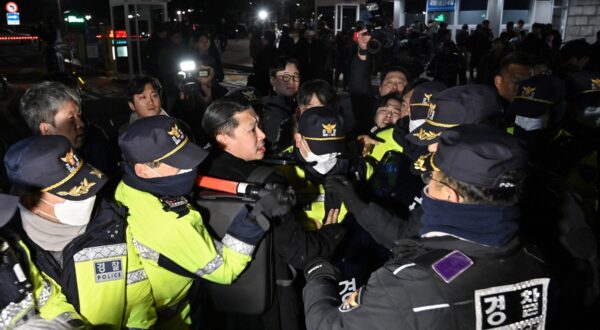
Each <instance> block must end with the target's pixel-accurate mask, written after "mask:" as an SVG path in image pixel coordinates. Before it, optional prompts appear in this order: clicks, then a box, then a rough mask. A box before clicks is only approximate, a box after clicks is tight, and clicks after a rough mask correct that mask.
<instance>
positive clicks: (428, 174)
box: [421, 171, 447, 186]
mask: <svg viewBox="0 0 600 330" xmlns="http://www.w3.org/2000/svg"><path fill="white" fill-rule="evenodd" d="M421 180H423V183H425V184H429V183H430V182H431V181H435V182H437V183H439V184H443V185H444V186H447V184H446V183H444V182H442V181H440V180H436V179H434V178H433V172H431V171H427V172H425V173H422V174H421Z"/></svg>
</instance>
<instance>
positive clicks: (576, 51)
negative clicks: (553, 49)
mask: <svg viewBox="0 0 600 330" xmlns="http://www.w3.org/2000/svg"><path fill="white" fill-rule="evenodd" d="M591 53H592V46H591V45H590V44H589V43H588V42H587V41H586V40H585V39H583V38H582V39H575V40H571V41H568V42H566V43H565V44H564V45H563V46H562V47H561V48H560V51H559V53H558V55H559V58H560V62H561V63H565V62H568V61H569V60H570V59H571V58H573V57H575V58H576V59H580V58H583V57H586V56H587V57H589V56H590V54H591Z"/></svg>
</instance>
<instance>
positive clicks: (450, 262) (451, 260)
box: [431, 250, 473, 283]
mask: <svg viewBox="0 0 600 330" xmlns="http://www.w3.org/2000/svg"><path fill="white" fill-rule="evenodd" d="M471 266H473V260H471V258H469V257H468V256H467V255H466V254H464V253H462V252H460V251H458V250H454V251H452V252H450V253H448V254H447V255H445V256H444V257H443V258H442V259H440V260H438V261H436V262H434V263H433V264H432V265H431V268H432V269H433V271H434V272H435V273H436V274H438V276H439V277H441V278H442V280H444V282H446V283H450V282H452V281H453V280H454V279H456V278H457V277H458V276H459V275H460V274H462V273H463V272H464V271H466V270H467V269H469V268H470V267H471Z"/></svg>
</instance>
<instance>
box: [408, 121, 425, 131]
mask: <svg viewBox="0 0 600 330" xmlns="http://www.w3.org/2000/svg"><path fill="white" fill-rule="evenodd" d="M423 124H425V119H415V120H410V121H409V122H408V131H409V132H412V131H414V130H416V129H417V128H419V126H421V125H423Z"/></svg>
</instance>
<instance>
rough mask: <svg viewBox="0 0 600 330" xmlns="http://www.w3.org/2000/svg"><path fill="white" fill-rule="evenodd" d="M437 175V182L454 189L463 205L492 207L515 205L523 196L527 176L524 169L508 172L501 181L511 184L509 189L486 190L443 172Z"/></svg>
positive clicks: (486, 188)
mask: <svg viewBox="0 0 600 330" xmlns="http://www.w3.org/2000/svg"><path fill="white" fill-rule="evenodd" d="M439 173H440V175H439V181H441V182H442V183H444V184H447V185H448V186H450V188H453V189H455V190H456V192H457V193H459V194H460V195H461V196H462V197H463V198H464V200H465V203H467V204H480V205H493V206H513V205H516V204H517V203H518V202H519V201H520V200H521V197H522V196H523V189H524V186H525V184H524V182H525V178H526V176H527V170H526V169H525V168H519V169H515V170H510V171H508V172H506V173H504V174H503V175H502V179H501V181H507V182H511V183H513V185H512V186H511V187H501V188H488V187H480V186H475V185H472V184H469V183H465V182H462V181H459V180H456V179H454V178H452V177H450V176H448V175H446V174H444V173H443V172H439Z"/></svg>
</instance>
